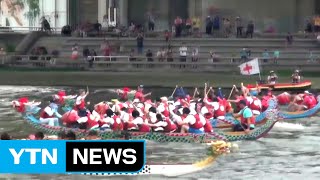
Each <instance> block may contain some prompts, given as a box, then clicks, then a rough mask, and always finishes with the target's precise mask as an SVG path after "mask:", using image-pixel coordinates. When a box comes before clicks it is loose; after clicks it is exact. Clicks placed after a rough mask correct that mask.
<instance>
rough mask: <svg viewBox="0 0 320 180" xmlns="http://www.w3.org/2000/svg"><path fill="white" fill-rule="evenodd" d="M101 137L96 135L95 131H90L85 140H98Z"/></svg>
mask: <svg viewBox="0 0 320 180" xmlns="http://www.w3.org/2000/svg"><path fill="white" fill-rule="evenodd" d="M100 139H101V138H100V137H99V136H98V132H97V131H90V132H89V133H88V136H87V137H86V140H100Z"/></svg>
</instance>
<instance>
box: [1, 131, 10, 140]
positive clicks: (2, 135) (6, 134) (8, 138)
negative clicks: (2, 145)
mask: <svg viewBox="0 0 320 180" xmlns="http://www.w3.org/2000/svg"><path fill="white" fill-rule="evenodd" d="M11 139H12V138H11V136H10V135H9V134H8V133H6V132H5V133H2V134H1V140H11Z"/></svg>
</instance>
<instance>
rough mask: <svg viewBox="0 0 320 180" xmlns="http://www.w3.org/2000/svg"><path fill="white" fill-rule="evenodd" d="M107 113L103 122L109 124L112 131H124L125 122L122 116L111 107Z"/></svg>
mask: <svg viewBox="0 0 320 180" xmlns="http://www.w3.org/2000/svg"><path fill="white" fill-rule="evenodd" d="M106 114H107V117H106V118H104V119H103V122H104V123H107V124H109V125H110V129H112V131H122V130H123V123H122V121H121V119H120V117H119V116H117V115H116V114H115V113H114V112H113V111H112V110H111V109H107V111H106Z"/></svg>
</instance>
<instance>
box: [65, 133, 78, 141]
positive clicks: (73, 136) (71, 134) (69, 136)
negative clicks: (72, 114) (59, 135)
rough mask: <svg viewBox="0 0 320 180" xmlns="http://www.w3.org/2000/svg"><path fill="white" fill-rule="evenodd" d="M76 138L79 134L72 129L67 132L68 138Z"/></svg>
mask: <svg viewBox="0 0 320 180" xmlns="http://www.w3.org/2000/svg"><path fill="white" fill-rule="evenodd" d="M76 139H77V136H76V134H75V133H74V132H72V131H69V132H67V134H66V140H76Z"/></svg>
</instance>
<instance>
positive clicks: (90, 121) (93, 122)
mask: <svg viewBox="0 0 320 180" xmlns="http://www.w3.org/2000/svg"><path fill="white" fill-rule="evenodd" d="M87 118H88V121H87V122H86V127H87V129H94V128H98V127H99V122H98V121H96V120H95V119H94V117H93V116H92V115H91V114H90V113H88V114H87Z"/></svg>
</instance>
